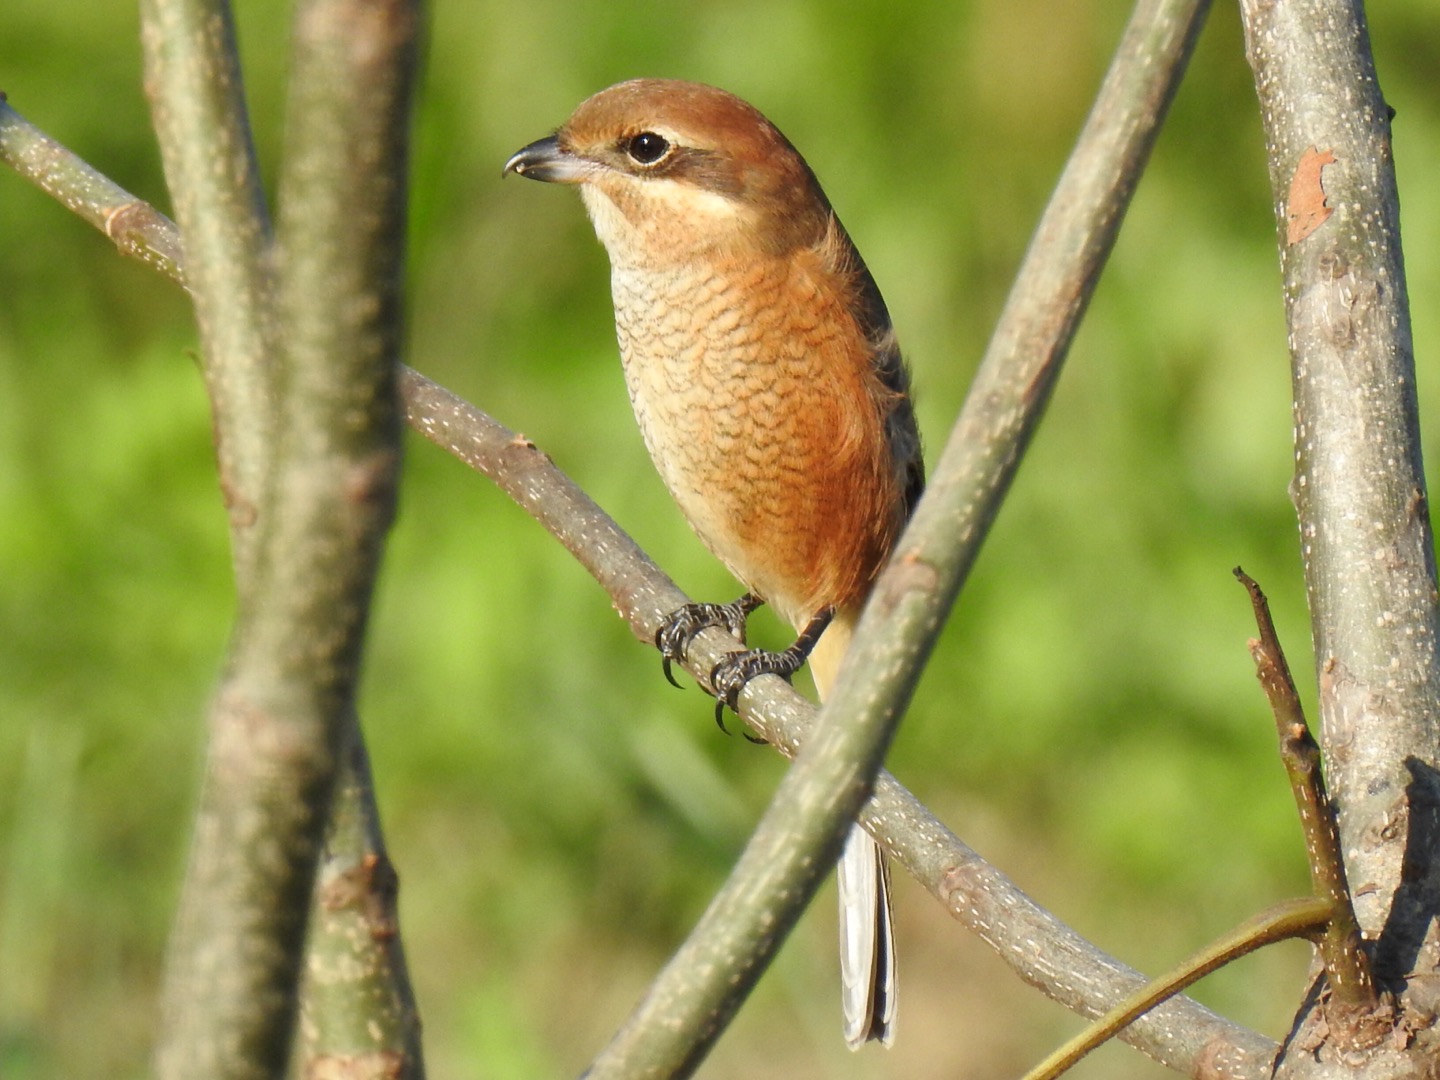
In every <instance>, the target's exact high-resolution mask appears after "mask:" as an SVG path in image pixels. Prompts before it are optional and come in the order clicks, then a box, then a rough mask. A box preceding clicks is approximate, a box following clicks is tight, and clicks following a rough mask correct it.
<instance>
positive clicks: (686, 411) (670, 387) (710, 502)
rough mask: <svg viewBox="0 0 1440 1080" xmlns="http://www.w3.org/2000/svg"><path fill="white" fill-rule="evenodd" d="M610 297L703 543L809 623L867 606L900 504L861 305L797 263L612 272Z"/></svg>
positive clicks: (654, 448)
mask: <svg viewBox="0 0 1440 1080" xmlns="http://www.w3.org/2000/svg"><path fill="white" fill-rule="evenodd" d="M612 259H613V252H612ZM612 286H613V293H614V301H615V324H616V331H617V334H618V337H619V343H620V353H621V357H622V359H623V362H624V367H625V377H626V383H627V385H628V388H629V392H630V400H631V404H632V405H633V406H634V410H635V416H636V419H637V420H638V421H639V425H640V429H641V431H642V433H643V434H644V438H645V444H646V446H647V448H648V449H649V451H650V455H651V457H652V458H653V459H654V461H655V465H656V467H657V468H658V470H659V472H660V475H661V477H662V478H663V479H664V481H665V484H666V486H667V487H668V488H669V489H670V492H671V494H672V495H673V496H674V498H675V500H676V502H677V503H678V504H679V505H680V508H681V510H682V511H683V512H684V514H685V516H686V517H687V518H688V519H689V521H690V524H691V525H692V527H693V528H694V529H695V531H696V532H697V533H698V534H699V536H700V538H701V540H702V541H703V542H704V543H705V544H706V546H707V547H709V548H710V550H711V551H712V552H713V553H714V554H715V555H716V557H717V558H719V559H720V560H721V561H722V562H724V563H725V564H726V566H727V567H729V569H730V570H731V572H732V573H734V574H735V575H736V576H737V577H738V578H739V579H740V580H741V581H743V582H744V583H745V584H746V586H747V587H748V588H750V589H751V590H752V591H754V592H756V593H757V594H759V595H760V596H762V597H763V598H765V599H766V600H768V601H769V602H771V603H772V604H774V605H775V606H776V607H777V608H778V609H779V611H780V612H781V614H783V615H784V616H786V618H788V619H789V620H790V621H791V622H792V623H794V624H796V625H797V626H799V625H803V624H804V622H805V621H806V620H807V619H808V618H809V617H810V616H811V615H813V614H814V613H815V612H816V611H817V610H819V609H820V608H821V607H824V606H827V605H831V604H844V603H847V602H849V601H851V600H853V599H854V598H856V597H858V596H860V595H862V594H863V592H864V590H865V589H866V588H868V586H869V584H870V580H871V579H872V578H873V576H874V573H875V572H876V570H877V569H878V563H879V562H880V561H881V560H882V559H883V558H884V555H885V553H886V552H887V551H888V547H889V543H890V541H891V539H892V538H893V533H894V530H895V528H897V527H898V525H897V522H896V520H895V519H896V514H895V512H894V507H895V506H897V505H898V504H899V503H900V501H901V500H900V499H899V498H898V496H897V493H896V492H895V491H894V490H893V488H894V475H895V469H894V466H893V463H892V462H891V460H890V452H889V448H888V446H887V443H886V438H885V435H884V420H885V417H884V415H883V411H884V410H883V408H882V406H881V404H880V403H879V402H878V401H877V395H876V393H875V379H874V374H873V372H872V371H871V369H870V368H871V360H870V356H869V352H868V345H867V343H866V342H865V341H864V338H863V335H862V334H861V333H860V331H859V329H858V326H857V324H856V321H855V319H854V318H853V317H852V316H851V314H850V312H849V310H848V308H847V298H846V297H845V296H844V295H843V294H842V293H841V292H840V291H839V290H837V289H836V288H834V287H833V286H831V285H830V283H828V282H827V281H826V279H825V277H824V276H823V274H821V273H819V272H818V271H815V270H813V269H812V270H807V269H806V268H805V267H804V266H803V265H801V266H797V265H796V261H795V259H793V258H785V257H759V256H756V257H752V258H747V259H737V260H733V261H732V262H731V264H730V265H726V264H725V262H724V260H722V259H718V258H717V259H712V260H692V261H689V262H686V263H682V264H679V265H676V264H674V263H672V264H670V265H669V266H661V267H653V266H637V265H634V264H623V263H614V264H613V268H612Z"/></svg>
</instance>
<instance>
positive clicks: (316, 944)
mask: <svg viewBox="0 0 1440 1080" xmlns="http://www.w3.org/2000/svg"><path fill="white" fill-rule="evenodd" d="M359 731H360V728H359V725H358V724H353V725H352V727H351V735H352V737H351V738H350V739H349V740H348V743H347V746H346V749H345V757H344V761H343V763H342V765H341V771H340V777H339V780H338V781H337V783H336V786H335V798H334V800H333V801H332V803H331V805H330V826H329V828H328V830H327V831H326V834H325V857H324V859H323V860H322V862H321V864H320V868H319V870H318V871H317V872H316V875H315V902H314V904H313V906H312V913H311V916H310V936H309V939H308V940H307V941H306V953H307V956H306V967H305V982H304V988H303V992H302V995H301V1012H300V1016H301V1032H302V1035H303V1045H302V1050H301V1064H300V1065H299V1067H298V1068H297V1069H296V1070H295V1071H296V1074H297V1075H301V1076H307V1077H326V1076H333V1077H342V1076H343V1077H355V1078H357V1080H358V1078H360V1077H384V1078H386V1080H420V1078H421V1077H423V1076H424V1074H425V1069H424V1061H423V1058H422V1055H421V1046H420V1014H419V1011H418V1010H417V1009H416V1007H415V995H414V992H413V991H412V989H411V987H410V974H409V971H408V970H407V968H406V966H405V950H404V948H403V946H402V945H401V940H400V922H399V917H398V915H397V912H396V898H397V893H398V890H399V880H398V879H397V878H396V875H395V868H394V867H393V866H392V865H391V863H390V857H389V856H388V855H387V854H386V852H385V841H384V838H383V837H382V836H381V835H380V824H379V819H378V816H377V814H376V811H375V800H374V784H373V782H372V780H371V776H370V759H369V756H368V755H367V754H366V752H365V743H364V741H363V740H361V739H359V738H357V737H354V736H358V734H359Z"/></svg>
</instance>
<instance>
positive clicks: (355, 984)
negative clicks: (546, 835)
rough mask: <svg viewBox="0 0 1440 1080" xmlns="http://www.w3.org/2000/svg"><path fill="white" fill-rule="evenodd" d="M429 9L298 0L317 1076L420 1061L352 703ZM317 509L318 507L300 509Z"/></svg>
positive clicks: (293, 559)
mask: <svg viewBox="0 0 1440 1080" xmlns="http://www.w3.org/2000/svg"><path fill="white" fill-rule="evenodd" d="M419 24H420V10H419V4H418V2H411V0H379V2H376V0H303V2H302V3H300V4H298V5H297V8H296V15H295V33H294V59H293V61H292V76H291V84H290V85H291V91H290V102H289V115H288V124H287V129H286V134H287V139H288V145H287V148H286V154H285V169H284V171H283V173H282V176H281V184H280V196H281V214H280V233H279V236H280V249H281V255H280V282H281V286H282V292H281V301H282V316H281V318H282V326H283V329H284V340H285V344H286V349H287V361H288V363H287V369H286V370H287V374H288V376H289V378H288V379H287V382H286V387H285V402H284V405H285V406H286V407H287V408H293V410H294V412H293V415H290V416H287V417H286V420H285V427H284V429H283V433H282V440H283V442H282V446H283V453H284V455H285V459H286V461H287V463H288V464H289V469H288V470H287V471H286V472H285V473H283V474H282V484H281V489H282V494H281V498H283V499H285V500H286V501H289V502H290V504H291V510H290V512H289V513H288V514H287V515H286V517H285V521H288V522H293V532H291V533H290V535H289V537H288V538H285V537H279V538H277V540H276V543H277V551H279V552H282V553H284V558H285V560H286V561H287V563H290V564H292V570H291V571H289V572H293V573H294V575H295V577H296V579H297V580H295V581H294V582H293V583H288V582H286V583H281V587H282V588H285V589H287V590H288V589H295V588H297V587H303V583H306V582H308V581H309V579H311V577H312V575H316V576H322V577H324V576H328V577H331V578H334V579H336V580H335V581H334V582H333V585H332V586H331V587H330V588H333V590H334V591H333V593H331V592H330V589H329V588H325V587H321V588H318V589H315V590H314V592H315V595H314V597H313V598H312V599H310V600H308V601H302V604H303V605H304V606H300V605H297V607H296V609H295V610H294V611H293V612H291V613H290V614H291V616H292V618H293V623H292V625H293V626H294V627H295V628H297V629H300V630H301V631H302V632H305V629H306V628H307V627H308V626H311V625H314V626H316V627H318V628H320V629H321V631H322V632H323V633H326V634H334V633H335V632H336V630H337V629H339V628H338V627H336V625H335V624H336V623H337V622H341V621H342V620H337V619H336V617H335V613H343V615H344V616H345V617H346V620H345V621H348V622H349V625H348V626H346V627H344V629H345V631H346V637H347V638H348V641H347V642H345V643H344V644H341V643H338V642H337V643H336V648H335V653H334V656H333V659H332V660H331V663H332V664H333V665H334V672H333V675H332V676H330V677H329V679H330V685H328V686H327V685H324V683H323V682H321V683H320V685H318V686H317V687H316V688H315V689H317V690H319V691H320V692H322V693H324V694H325V695H326V696H327V697H328V698H329V699H330V700H329V701H328V702H326V705H325V709H326V713H325V716H324V719H325V722H326V725H327V727H328V728H329V729H330V731H331V732H332V733H333V732H334V731H335V730H336V728H337V727H338V729H339V732H340V735H341V737H342V738H343V739H344V742H345V746H344V750H343V754H342V759H341V762H340V766H339V779H338V783H337V789H336V792H335V799H334V802H333V803H332V806H331V811H330V816H329V817H330V819H329V827H328V829H327V831H326V837H325V850H324V856H323V858H322V861H321V864H320V867H319V870H318V872H317V873H316V875H315V885H314V903H313V905H312V908H311V911H312V923H313V925H312V926H311V928H310V934H309V939H308V941H307V955H306V961H307V964H306V980H305V986H304V994H303V1008H304V1013H303V1015H304V1017H305V1020H306V1023H305V1025H304V1032H303V1034H304V1039H303V1048H302V1051H301V1053H302V1058H303V1062H304V1066H303V1069H302V1070H301V1071H303V1072H304V1074H305V1075H307V1076H321V1075H332V1074H333V1075H345V1076H376V1077H382V1076H383V1077H386V1078H390V1080H422V1078H423V1076H424V1073H425V1070H424V1061H423V1057H422V1051H421V1043H420V1020H419V1014H418V1010H417V1009H416V1006H415V1001H414V995H413V991H412V990H411V987H410V982H409V975H408V972H407V970H406V967H405V959H404V953H403V950H402V948H401V943H400V937H399V930H398V921H397V916H396V910H395V902H396V893H397V889H398V881H397V878H396V876H395V872H394V869H393V868H392V867H391V865H390V862H389V859H388V857H387V855H386V853H385V848H384V842H383V839H382V838H381V835H380V829H379V817H378V811H377V810H376V807H375V803H374V792H373V783H372V780H371V776H370V765H369V759H368V755H367V754H366V751H365V745H364V741H363V739H362V737H361V734H360V729H359V723H358V719H357V718H356V717H355V715H354V713H353V696H354V692H355V683H356V681H357V680H358V676H359V648H360V643H361V640H362V637H363V631H364V609H365V607H366V606H367V605H368V601H369V595H370V591H371V588H372V586H373V582H374V575H375V573H376V572H377V571H378V568H379V559H380V545H381V543H382V541H383V536H384V533H385V531H386V529H387V528H388V525H389V521H390V519H391V517H392V516H393V513H394V497H395V486H396V483H397V482H398V479H399V453H400V419H399V403H398V395H397V389H396V385H395V383H396V372H397V370H398V368H399V355H400V352H401V348H402V344H403V322H402V300H403V296H402V289H403V279H402V273H401V268H402V266H403V265H404V253H405V234H406V221H405V219H406V173H407V164H408V160H409V152H408V151H409V146H408V144H409V131H410V120H411V117H410V114H411V101H412V92H413V85H414V80H415V71H416V66H417V55H416V53H417V39H418V34H419V29H420V26H419ZM317 420H318V421H319V422H318V423H317ZM317 503H318V504H320V505H316V504H317ZM325 503H329V504H330V505H329V506H328V508H327V507H325V506H324V504H325ZM306 506H311V507H313V511H312V513H311V514H305V513H301V512H300V510H301V508H302V507H306ZM280 524H281V522H280V519H279V518H278V517H277V519H276V525H277V527H278V526H279V525H280ZM277 531H279V529H278V528H277ZM347 544H348V545H351V550H350V551H349V552H348V553H345V552H344V548H345V546H346V545H347ZM332 546H333V547H334V548H335V549H336V552H337V553H339V555H340V558H339V559H337V558H336V557H335V554H332V553H331V552H330V551H328V550H327V548H328V547H332ZM306 554H309V555H310V557H311V559H312V560H313V561H312V562H311V564H310V565H309V566H306V565H305V556H306ZM312 612H313V613H314V614H315V615H316V616H319V618H318V619H316V620H314V621H313V622H312V619H311V614H312ZM327 617H328V621H329V625H326V622H325V620H326V619H327ZM342 625H343V623H342ZM324 678H326V677H325V676H324V675H323V674H322V675H321V679H324ZM317 681H319V680H317ZM332 709H333V710H336V711H333V712H332V711H330V710H332Z"/></svg>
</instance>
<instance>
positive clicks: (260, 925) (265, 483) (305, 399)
mask: <svg viewBox="0 0 1440 1080" xmlns="http://www.w3.org/2000/svg"><path fill="white" fill-rule="evenodd" d="M318 10H320V11H321V12H322V14H321V15H317V5H315V4H310V5H302V7H301V10H300V16H299V19H300V29H299V32H297V35H296V48H295V61H294V68H295V72H296V74H295V80H294V86H295V87H296V92H295V96H294V97H293V99H292V107H291V110H290V117H289V130H290V132H291V133H292V136H293V137H294V139H295V145H294V146H293V147H292V149H291V152H290V154H289V155H287V160H286V166H287V167H286V170H285V173H284V175H283V177H282V182H281V187H282V190H283V191H284V195H285V210H286V214H285V218H284V220H283V222H282V229H281V239H282V247H283V249H284V250H285V251H286V252H288V253H289V257H288V258H283V259H282V260H281V262H280V267H279V278H280V281H281V286H280V303H279V304H278V305H277V303H276V301H275V299H274V293H275V288H274V284H273V280H272V273H271V252H270V250H269V230H268V225H267V222H266V218H265V214H264V208H263V206H262V205H261V203H260V197H259V188H258V176H257V174H256V171H255V167H254V158H253V154H252V153H251V151H250V144H249V132H248V124H247V122H246V118H245V115H244V109H243V103H242V101H241V95H240V82H239V63H238V58H237V56H236V52H235V43H234V35H233V29H232V27H231V24H230V16H229V11H228V8H227V7H226V6H225V5H224V4H223V3H220V2H206V0H146V3H145V4H144V10H143V16H144V40H145V45H146V60H147V84H148V86H149V89H150V92H151V97H152V101H153V106H154V110H155V116H156V128H157V132H158V133H159V136H160V139H161V147H162V154H163V156H164V159H165V164H166V174H167V178H168V180H169V183H170V185H171V188H172V191H173V192H174V198H175V203H176V206H177V208H178V210H179V214H180V219H181V224H182V228H183V229H184V230H185V236H186V238H187V241H186V244H185V250H186V263H185V277H186V279H187V281H188V282H189V284H190V286H191V290H192V293H193V294H194V296H195V303H196V312H197V318H198V319H199V322H200V328H201V337H202V342H203V345H204V350H205V354H206V371H207V378H208V381H209V383H210V390H211V396H212V401H213V403H214V409H215V417H216V431H217V436H218V441H219V442H220V459H221V475H222V485H224V486H225V488H226V491H227V494H228V495H229V496H230V504H231V505H230V509H231V522H232V531H233V533H234V534H235V537H236V564H237V584H238V586H239V614H238V617H237V621H236V626H235V630H234V636H233V639H232V644H231V650H230V655H229V656H228V657H227V661H226V666H225V672H224V676H223V678H222V681H221V685H220V687H219V689H218V691H217V694H216V700H215V702H214V704H213V706H212V710H211V717H210V726H211V732H210V740H209V747H208V752H207V759H206V776H205V783H204V787H203V789H202V792H201V800H200V806H199V809H198V811H197V827H196V835H195V839H194V843H193V846H192V852H191V862H190V867H189V870H188V872H187V876H186V881H185V887H184V891H183V895H182V898H181V906H180V910H179V913H178V915H177V917H176V922H175V928H174V931H173V934H172V938H171V946H170V956H169V962H168V964H167V968H166V976H165V986H164V990H163V1025H162V1031H161V1037H160V1044H159V1047H158V1050H157V1072H158V1073H159V1075H160V1076H161V1077H163V1078H172V1077H181V1076H192V1075H204V1076H215V1077H262V1076H274V1075H279V1074H280V1073H281V1072H283V1070H284V1068H285V1065H286V1063H287V1061H288V1059H289V1056H290V1036H291V1032H292V1030H293V1025H294V1015H295V1000H296V985H297V982H298V976H299V967H300V958H301V955H302V953H303V945H304V939H305V929H306V913H307V909H308V904H309V901H310V899H311V895H312V888H313V880H314V873H315V866H316V860H317V856H318V852H319V847H320V842H321V838H322V834H323V831H324V827H325V823H326V814H327V810H328V806H329V802H330V796H331V790H332V787H333V784H334V781H335V776H336V771H337V764H338V759H339V757H340V756H341V752H342V750H343V747H344V743H345V740H346V739H347V737H349V738H358V736H356V735H352V734H351V732H352V729H353V696H354V686H355V681H356V677H357V674H358V669H359V657H360V648H361V642H362V640H363V634H364V629H365V622H366V612H367V608H368V604H369V598H370V594H371V590H372V587H373V582H374V577H375V573H376V571H377V570H378V566H379V558H380V553H381V548H382V544H383V539H384V535H385V532H386V530H387V528H388V526H389V523H390V520H391V518H392V516H393V512H394V499H395V486H396V482H397V477H398V465H399V435H400V431H399V423H398V405H397V402H396V395H395V387H394V381H395V367H396V354H397V351H398V346H399V341H400V319H399V311H400V288H401V282H400V271H399V268H400V267H401V265H402V264H403V260H402V253H403V251H402V238H403V233H404V176H405V168H406V156H405V149H406V146H405V133H406V130H407V126H408V122H409V89H410V81H411V73H412V71H413V65H414V59H413V52H414V25H413V19H412V18H410V17H408V15H409V13H408V10H400V11H395V10H393V9H389V8H387V9H386V14H388V15H391V16H392V18H391V21H390V22H388V23H382V25H380V26H373V27H370V28H369V29H371V30H374V31H375V32H374V33H367V34H364V35H359V36H356V37H354V38H353V39H352V40H351V41H350V42H348V43H347V42H342V41H340V40H339V39H338V38H337V37H334V36H331V35H330V34H329V33H328V32H329V31H331V30H332V28H331V27H330V26H328V25H326V24H325V22H324V19H323V14H325V13H327V12H326V9H318ZM357 92H358V94H359V96H358V97H357ZM357 105H362V106H363V107H361V108H355V106H357ZM276 341H282V342H283V348H282V349H278V350H277V349H276V348H275V345H274V343H275V342H276ZM277 361H278V363H277ZM282 385H283V387H284V393H283V395H282V394H279V393H277V389H278V388H279V387H280V386H282Z"/></svg>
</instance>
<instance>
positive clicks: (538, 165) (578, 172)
mask: <svg viewBox="0 0 1440 1080" xmlns="http://www.w3.org/2000/svg"><path fill="white" fill-rule="evenodd" d="M593 171H594V164H593V163H592V162H589V161H586V160H585V159H584V158H582V157H577V156H576V155H574V154H572V153H571V152H570V151H569V150H566V149H565V148H564V147H562V146H561V145H560V140H559V139H557V138H556V137H555V136H554V135H550V136H548V137H546V138H544V139H537V140H536V141H535V142H532V143H531V144H530V145H529V146H526V147H524V148H522V149H520V150H517V151H516V152H515V153H514V154H513V155H512V156H511V158H510V160H509V161H507V162H505V171H504V172H503V173H501V174H500V175H501V176H508V175H509V174H510V173H512V172H513V173H515V174H516V175H517V176H525V177H529V178H530V179H531V180H544V181H546V182H547V183H551V184H578V183H580V182H581V181H582V180H584V179H586V178H587V177H588V176H589V175H590V174H591V173H592V172H593Z"/></svg>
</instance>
